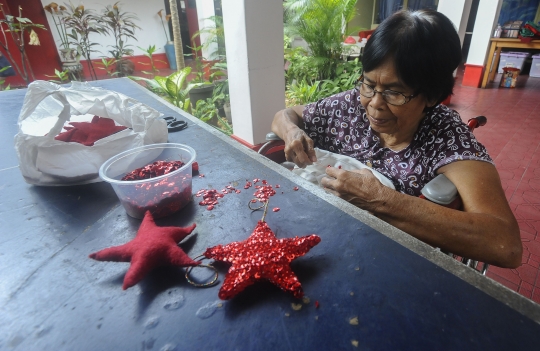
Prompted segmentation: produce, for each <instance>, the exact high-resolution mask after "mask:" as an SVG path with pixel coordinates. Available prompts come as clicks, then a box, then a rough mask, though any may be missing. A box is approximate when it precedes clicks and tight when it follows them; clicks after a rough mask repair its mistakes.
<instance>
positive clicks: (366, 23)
mask: <svg viewBox="0 0 540 351" xmlns="http://www.w3.org/2000/svg"><path fill="white" fill-rule="evenodd" d="M374 3H375V1H374V0H358V2H357V3H356V12H357V14H356V17H355V18H353V19H352V20H351V21H350V22H349V28H352V27H359V28H361V29H363V30H368V29H370V28H371V19H372V15H373V4H374ZM347 34H351V33H347ZM354 35H358V33H355V34H354Z"/></svg>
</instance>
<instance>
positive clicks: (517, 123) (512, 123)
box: [449, 72, 540, 303]
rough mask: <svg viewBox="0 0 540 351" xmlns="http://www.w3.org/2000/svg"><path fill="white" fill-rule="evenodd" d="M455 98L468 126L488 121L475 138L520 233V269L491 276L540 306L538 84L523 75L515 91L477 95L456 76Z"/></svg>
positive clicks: (491, 89) (491, 88)
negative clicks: (496, 173)
mask: <svg viewBox="0 0 540 351" xmlns="http://www.w3.org/2000/svg"><path fill="white" fill-rule="evenodd" d="M460 73H461V74H462V72H460ZM499 77H500V75H498V76H497V77H496V80H495V81H496V82H497V78H499ZM454 93H455V95H454V96H453V97H452V101H451V104H450V106H449V107H451V108H453V109H455V110H456V111H458V112H459V113H460V114H461V117H462V119H463V120H464V121H467V120H468V119H469V118H471V117H475V116H478V115H484V116H486V117H487V118H488V123H487V124H486V125H485V126H484V127H481V128H479V129H477V130H475V132H474V134H475V135H476V137H477V138H478V139H479V140H480V142H481V143H483V144H484V145H485V146H486V148H487V149H488V152H489V153H490V155H491V157H492V158H493V159H494V160H495V164H496V167H497V170H498V171H499V174H500V177H501V182H502V185H503V188H504V190H505V193H506V198H507V199H508V201H509V203H510V206H511V208H512V211H514V214H515V216H516V218H517V220H518V223H519V227H520V229H521V240H522V242H523V259H522V265H521V267H519V268H517V269H503V268H498V267H493V266H492V267H490V268H489V271H488V276H489V277H490V278H492V279H494V280H496V281H498V282H499V283H501V284H503V285H505V286H507V287H509V288H510V289H512V290H514V291H517V292H518V293H520V294H522V295H524V296H526V297H527V298H530V299H532V300H534V301H535V302H537V303H540V235H539V232H540V78H531V77H529V76H526V75H521V76H519V78H518V85H517V87H516V88H515V89H507V88H498V87H497V84H495V83H491V84H490V85H488V87H487V89H476V88H471V87H463V86H461V78H460V77H459V76H458V79H457V82H456V87H455V91H454Z"/></svg>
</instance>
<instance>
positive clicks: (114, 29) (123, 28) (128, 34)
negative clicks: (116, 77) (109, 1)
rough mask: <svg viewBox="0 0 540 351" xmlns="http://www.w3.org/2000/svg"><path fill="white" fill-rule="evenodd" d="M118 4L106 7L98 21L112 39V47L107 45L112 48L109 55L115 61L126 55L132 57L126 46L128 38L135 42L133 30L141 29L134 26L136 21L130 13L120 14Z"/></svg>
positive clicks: (131, 51) (128, 47) (131, 52)
mask: <svg viewBox="0 0 540 351" xmlns="http://www.w3.org/2000/svg"><path fill="white" fill-rule="evenodd" d="M119 4H120V2H119V1H118V2H116V3H114V5H108V6H106V7H105V9H104V10H103V14H102V16H101V18H100V20H101V21H102V22H103V23H104V24H105V26H106V28H108V29H107V32H109V31H110V33H111V34H112V36H113V37H114V42H115V44H114V45H109V46H110V47H112V50H109V53H110V54H111V56H112V57H114V58H115V59H116V60H117V61H118V60H120V59H121V58H122V57H124V56H126V55H128V56H131V55H133V49H131V48H130V47H131V46H132V45H128V44H127V41H128V39H129V38H131V39H134V40H137V38H136V37H135V30H136V29H141V27H139V26H138V25H136V24H135V22H134V21H135V20H138V18H137V16H135V14H134V13H132V12H122V11H121V10H120V6H119Z"/></svg>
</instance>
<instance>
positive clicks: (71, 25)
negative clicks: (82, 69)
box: [63, 3, 107, 79]
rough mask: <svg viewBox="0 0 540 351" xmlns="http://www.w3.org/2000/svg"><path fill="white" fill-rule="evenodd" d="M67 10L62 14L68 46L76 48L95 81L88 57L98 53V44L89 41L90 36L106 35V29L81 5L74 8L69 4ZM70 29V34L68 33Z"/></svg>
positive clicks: (91, 11)
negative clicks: (66, 31) (94, 34)
mask: <svg viewBox="0 0 540 351" xmlns="http://www.w3.org/2000/svg"><path fill="white" fill-rule="evenodd" d="M66 6H67V8H66V10H65V11H64V12H63V14H64V21H65V24H66V28H67V29H68V34H67V36H68V38H69V39H70V44H73V45H75V46H76V47H77V52H78V53H79V54H80V55H82V56H83V57H84V58H85V59H86V64H87V65H88V69H89V71H90V75H91V76H92V79H97V75H96V71H95V69H94V65H93V64H92V60H91V59H90V55H91V54H92V53H93V52H99V51H98V50H96V49H95V48H96V46H99V44H98V43H96V42H92V41H90V34H91V33H96V34H104V33H107V28H105V27H104V26H103V24H102V23H101V21H100V20H99V16H97V15H96V13H95V12H94V11H93V10H91V9H85V8H84V6H83V5H79V6H74V5H73V4H71V3H69V4H66ZM69 29H71V32H69Z"/></svg>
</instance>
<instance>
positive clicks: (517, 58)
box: [498, 52, 530, 73]
mask: <svg viewBox="0 0 540 351" xmlns="http://www.w3.org/2000/svg"><path fill="white" fill-rule="evenodd" d="M529 55H530V54H529V53H527V52H501V60H500V61H499V70H498V73H503V68H504V67H514V68H517V69H519V70H520V71H521V70H523V64H524V63H525V60H526V59H527V57H529Z"/></svg>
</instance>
